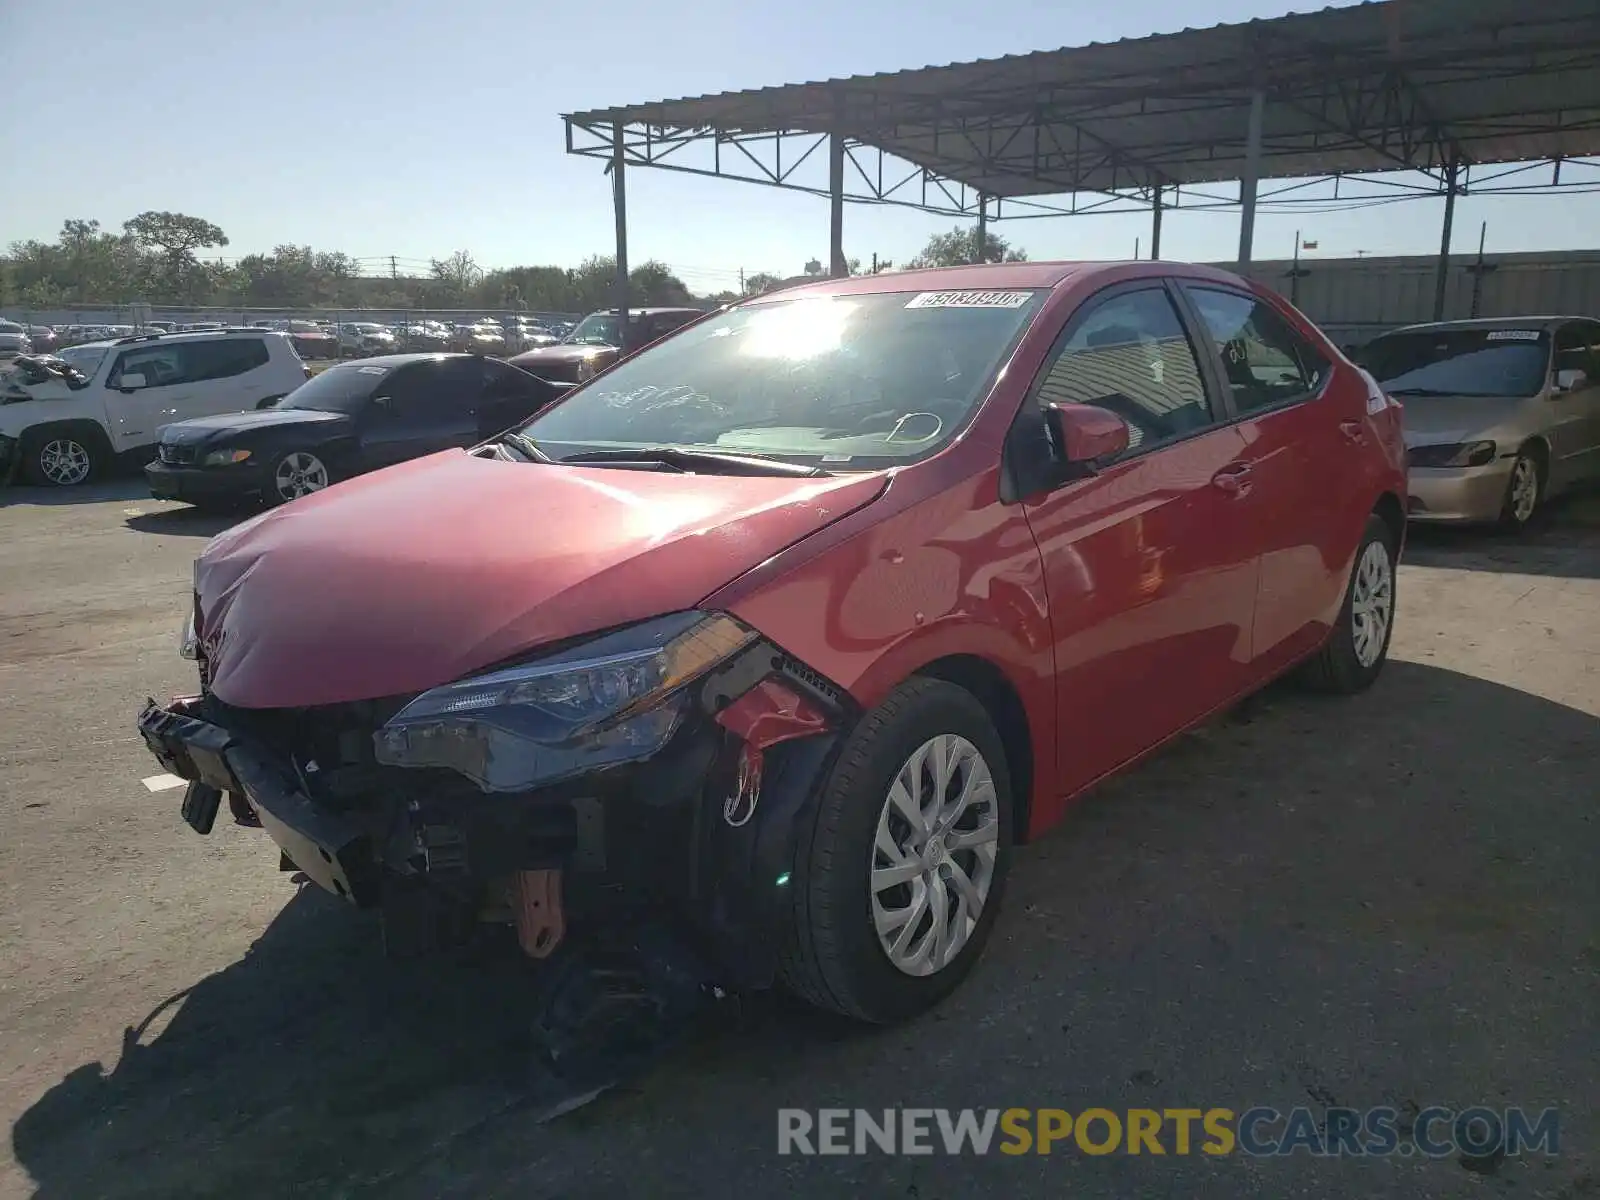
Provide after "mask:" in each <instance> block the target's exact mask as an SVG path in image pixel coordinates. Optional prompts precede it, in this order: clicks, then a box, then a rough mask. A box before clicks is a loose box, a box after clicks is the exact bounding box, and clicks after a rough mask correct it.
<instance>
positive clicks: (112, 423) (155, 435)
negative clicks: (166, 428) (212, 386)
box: [105, 341, 199, 454]
mask: <svg viewBox="0 0 1600 1200" xmlns="http://www.w3.org/2000/svg"><path fill="white" fill-rule="evenodd" d="M191 344H192V343H185V342H176V343H168V344H163V343H161V342H159V341H152V342H145V343H140V344H136V345H133V346H130V347H128V348H127V349H125V350H121V351H119V352H118V353H117V361H116V362H114V363H112V364H111V370H110V372H109V373H108V374H107V375H106V384H105V386H106V393H105V395H106V416H107V417H108V418H109V424H108V431H109V432H110V434H111V444H112V447H113V448H114V449H115V450H116V451H117V453H119V454H120V453H123V452H125V451H128V450H133V449H136V448H137V447H139V446H151V445H154V444H155V443H156V442H158V441H160V435H161V427H162V426H163V425H170V424H172V423H173V422H174V421H183V420H186V419H188V418H189V417H191V416H197V415H199V414H197V413H195V412H194V403H195V395H196V393H197V390H198V389H197V388H196V385H195V383H194V379H193V366H194V364H193V363H192V362H191V361H190V358H189V354H188V351H189V347H190V345H191ZM141 377H142V380H143V382H142V383H141V382H139V380H140V378H141ZM125 381H126V382H125Z"/></svg>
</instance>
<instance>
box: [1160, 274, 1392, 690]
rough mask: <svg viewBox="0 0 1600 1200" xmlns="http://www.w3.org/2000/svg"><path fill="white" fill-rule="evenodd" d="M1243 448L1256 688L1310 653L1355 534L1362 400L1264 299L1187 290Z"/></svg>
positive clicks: (1360, 510) (1361, 514)
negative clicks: (1256, 573)
mask: <svg viewBox="0 0 1600 1200" xmlns="http://www.w3.org/2000/svg"><path fill="white" fill-rule="evenodd" d="M1183 293H1184V295H1185V297H1186V298H1187V300H1188V302H1189V303H1190V305H1191V306H1192V308H1193V310H1194V312H1195V314H1196V315H1197V317H1198V322H1199V324H1200V326H1201V328H1202V330H1203V335H1202V336H1203V338H1204V340H1206V341H1207V342H1208V343H1209V347H1208V352H1209V356H1210V359H1211V366H1212V369H1213V371H1214V372H1215V373H1216V374H1218V375H1219V376H1220V378H1221V382H1222V386H1224V387H1226V388H1227V390H1228V395H1229V404H1230V407H1231V408H1232V409H1233V411H1234V413H1235V414H1236V416H1237V419H1238V425H1237V428H1238V431H1239V434H1240V436H1241V437H1242V438H1243V439H1244V452H1243V454H1242V455H1241V464H1242V474H1241V478H1244V479H1247V480H1248V481H1249V483H1250V485H1251V491H1250V494H1249V495H1248V496H1246V497H1243V506H1242V508H1241V515H1242V516H1243V517H1244V518H1245V519H1246V520H1248V521H1249V522H1250V523H1251V525H1252V527H1253V528H1254V529H1255V530H1256V532H1257V535H1258V536H1259V537H1260V539H1261V544H1262V557H1261V574H1260V591H1259V595H1258V598H1257V603H1256V618H1255V627H1254V632H1253V636H1252V644H1253V647H1254V650H1253V654H1254V657H1255V659H1256V666H1255V674H1256V676H1257V677H1258V678H1260V677H1264V676H1266V675H1270V674H1272V673H1274V672H1275V671H1277V670H1279V669H1280V668H1282V667H1284V666H1287V665H1288V664H1289V663H1291V662H1293V661H1294V660H1295V659H1297V658H1299V657H1301V656H1302V655H1304V654H1305V653H1307V652H1309V651H1310V650H1312V649H1313V648H1315V647H1316V646H1317V645H1318V644H1320V642H1321V640H1322V638H1323V636H1324V635H1325V634H1326V632H1327V629H1328V626H1329V624H1330V623H1331V622H1332V621H1333V620H1334V619H1335V618H1336V617H1337V615H1338V612H1339V608H1340V606H1341V604H1342V603H1343V600H1344V588H1345V580H1346V577H1347V575H1348V568H1349V558H1350V556H1351V555H1353V554H1354V553H1355V549H1356V545H1357V543H1358V542H1359V540H1360V537H1361V531H1362V529H1363V528H1364V526H1365V524H1366V517H1367V513H1368V511H1369V510H1370V507H1371V504H1372V498H1371V497H1365V496H1361V495H1359V494H1358V493H1359V489H1360V481H1362V480H1364V479H1365V478H1366V475H1367V473H1366V471H1365V470H1363V467H1364V459H1363V456H1364V455H1365V454H1367V453H1368V452H1369V450H1370V447H1368V446H1367V440H1368V436H1369V435H1368V432H1367V428H1366V421H1365V405H1366V392H1365V390H1364V389H1359V388H1354V389H1353V388H1346V389H1343V390H1342V391H1337V392H1336V391H1335V390H1334V389H1332V388H1331V387H1330V384H1331V383H1332V380H1333V377H1334V371H1333V368H1332V363H1331V361H1330V360H1329V358H1328V357H1327V356H1326V355H1325V354H1324V353H1323V352H1322V350H1321V349H1319V348H1318V347H1317V346H1316V345H1315V344H1314V343H1313V342H1312V341H1311V340H1310V339H1309V338H1307V337H1306V336H1304V335H1303V334H1301V333H1300V332H1299V331H1298V330H1296V329H1295V328H1294V327H1293V326H1292V325H1291V324H1290V322H1289V320H1288V319H1287V318H1286V317H1285V316H1284V315H1283V314H1282V313H1280V312H1279V311H1278V309H1277V308H1276V307H1275V306H1274V305H1273V304H1272V303H1271V302H1270V301H1269V300H1267V299H1265V298H1264V297H1262V296H1259V295H1256V294H1254V293H1252V292H1249V291H1246V290H1244V289H1242V288H1240V289H1234V288H1230V287H1227V286H1224V285H1217V284H1212V283H1205V284H1199V283H1186V284H1185V285H1184V287H1183Z"/></svg>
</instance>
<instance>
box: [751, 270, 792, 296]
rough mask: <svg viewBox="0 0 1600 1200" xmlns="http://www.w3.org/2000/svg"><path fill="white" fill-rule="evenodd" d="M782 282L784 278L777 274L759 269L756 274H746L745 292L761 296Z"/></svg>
mask: <svg viewBox="0 0 1600 1200" xmlns="http://www.w3.org/2000/svg"><path fill="white" fill-rule="evenodd" d="M782 282H783V280H781V279H779V278H778V277H777V276H776V275H770V274H768V273H767V272H765V271H757V272H756V273H755V274H754V275H746V276H745V277H744V294H745V295H746V296H759V295H761V294H762V293H763V292H770V291H771V290H772V289H773V288H775V287H777V286H778V285H779V284H780V283H782Z"/></svg>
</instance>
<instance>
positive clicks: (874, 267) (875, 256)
mask: <svg viewBox="0 0 1600 1200" xmlns="http://www.w3.org/2000/svg"><path fill="white" fill-rule="evenodd" d="M872 273H873V274H874V275H876V274H877V273H878V252H877V251H876V250H874V251H873V252H872Z"/></svg>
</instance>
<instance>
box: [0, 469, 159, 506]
mask: <svg viewBox="0 0 1600 1200" xmlns="http://www.w3.org/2000/svg"><path fill="white" fill-rule="evenodd" d="M149 499H150V485H149V484H147V483H145V481H144V479H143V477H140V478H132V477H129V476H125V475H123V474H122V473H118V474H116V475H112V476H109V477H107V478H104V479H98V480H95V481H93V482H91V483H85V484H81V485H79V486H78V487H64V488H59V487H34V486H32V485H30V484H23V483H14V484H12V485H11V486H9V487H0V508H8V507H11V506H13V505H17V506H21V505H33V506H37V507H42V508H57V507H60V506H62V505H68V504H103V503H105V502H107V501H110V500H149Z"/></svg>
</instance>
